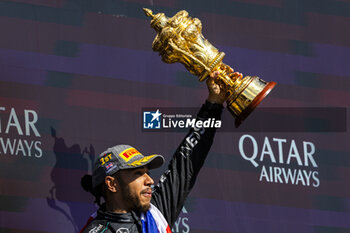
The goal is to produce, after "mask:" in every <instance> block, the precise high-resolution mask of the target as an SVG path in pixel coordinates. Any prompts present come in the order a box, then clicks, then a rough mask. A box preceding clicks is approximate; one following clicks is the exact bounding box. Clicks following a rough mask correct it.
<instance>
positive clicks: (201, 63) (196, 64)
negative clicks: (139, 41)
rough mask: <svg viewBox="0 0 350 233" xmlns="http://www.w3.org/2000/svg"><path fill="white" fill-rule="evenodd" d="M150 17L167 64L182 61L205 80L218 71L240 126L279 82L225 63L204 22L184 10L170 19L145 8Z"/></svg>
mask: <svg viewBox="0 0 350 233" xmlns="http://www.w3.org/2000/svg"><path fill="white" fill-rule="evenodd" d="M144 11H145V13H146V15H147V16H149V17H151V18H152V20H151V27H152V28H154V29H155V31H156V32H157V35H156V37H155V39H154V40H153V43H152V49H153V50H154V51H157V52H159V55H160V56H161V57H162V61H164V62H166V63H175V62H180V63H182V64H183V65H184V66H185V67H186V69H187V70H188V71H189V72H191V73H192V74H194V75H196V76H198V77H199V81H204V80H205V79H206V78H207V77H208V75H209V74H210V73H211V72H214V71H219V73H220V74H219V81H218V82H219V84H220V86H221V87H222V88H223V89H224V90H225V91H226V92H227V93H228V98H227V100H226V103H227V108H228V109H229V111H230V112H231V113H232V114H233V116H234V117H235V118H236V125H237V126H238V125H239V124H240V123H241V122H242V121H243V120H244V119H245V118H246V117H247V116H248V115H249V114H250V112H251V111H252V110H254V108H255V107H256V106H257V105H258V104H259V103H260V102H261V101H262V99H263V98H265V96H266V95H267V94H268V93H269V92H270V91H271V89H272V88H273V87H274V86H275V85H276V83H275V82H265V81H264V80H262V79H260V78H258V77H256V76H253V77H251V76H246V77H244V78H243V76H242V74H239V73H237V72H235V73H233V72H232V71H233V69H232V68H231V67H230V66H228V65H226V64H224V63H223V62H222V60H223V58H224V56H225V53H223V52H219V51H218V49H216V48H215V47H214V46H213V45H212V44H211V43H210V42H209V41H208V40H206V39H205V38H204V37H203V35H202V23H201V21H200V20H199V19H197V18H191V17H190V16H189V15H188V12H187V11H185V10H182V11H179V12H177V13H176V14H175V15H174V16H173V17H171V18H168V17H166V16H165V15H164V13H158V14H155V15H154V14H153V12H152V11H151V10H150V9H146V8H144Z"/></svg>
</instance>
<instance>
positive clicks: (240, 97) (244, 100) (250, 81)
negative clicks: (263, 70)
mask: <svg viewBox="0 0 350 233" xmlns="http://www.w3.org/2000/svg"><path fill="white" fill-rule="evenodd" d="M275 85H276V83H275V82H265V81H264V80H262V79H260V78H259V77H256V76H254V77H250V76H247V77H245V78H244V80H243V83H242V85H241V87H242V89H243V90H241V91H239V92H238V93H237V94H235V95H232V96H230V97H229V98H228V100H227V108H228V110H229V112H230V113H231V114H232V115H233V116H234V117H235V126H236V127H238V126H239V125H240V124H241V123H242V122H243V121H244V120H245V119H246V118H247V117H248V115H249V114H250V113H251V112H252V111H253V110H254V109H255V108H256V107H257V106H258V105H259V104H260V102H261V101H262V100H263V99H264V98H265V97H266V96H267V95H268V94H269V93H270V91H271V90H272V89H273V88H274V86H275ZM239 89H241V88H239Z"/></svg>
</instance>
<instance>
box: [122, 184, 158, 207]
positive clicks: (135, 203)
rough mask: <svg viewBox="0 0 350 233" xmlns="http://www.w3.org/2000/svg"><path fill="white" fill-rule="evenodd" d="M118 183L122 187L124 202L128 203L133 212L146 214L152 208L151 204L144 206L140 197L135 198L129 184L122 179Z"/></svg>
mask: <svg viewBox="0 0 350 233" xmlns="http://www.w3.org/2000/svg"><path fill="white" fill-rule="evenodd" d="M118 182H119V185H120V186H121V194H122V197H123V200H124V201H125V202H126V203H127V205H128V206H129V208H130V209H131V210H133V211H136V212H139V213H145V212H147V211H148V210H149V208H150V207H151V205H150V203H148V204H145V205H142V204H141V201H140V199H139V197H138V196H135V194H134V195H133V194H132V193H131V192H130V188H129V186H128V185H127V184H125V183H124V182H123V181H122V180H121V179H120V180H118Z"/></svg>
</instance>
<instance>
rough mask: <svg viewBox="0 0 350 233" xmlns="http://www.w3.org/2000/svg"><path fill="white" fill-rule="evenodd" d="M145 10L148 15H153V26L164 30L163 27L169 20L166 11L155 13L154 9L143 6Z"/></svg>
mask: <svg viewBox="0 0 350 233" xmlns="http://www.w3.org/2000/svg"><path fill="white" fill-rule="evenodd" d="M143 11H144V12H145V14H146V15H147V16H148V17H151V18H152V20H151V27H152V28H154V29H155V30H156V31H157V32H160V31H162V29H163V27H164V26H165V25H166V24H167V22H168V17H166V16H165V14H164V13H158V14H156V15H154V14H153V12H152V10H150V9H148V8H143Z"/></svg>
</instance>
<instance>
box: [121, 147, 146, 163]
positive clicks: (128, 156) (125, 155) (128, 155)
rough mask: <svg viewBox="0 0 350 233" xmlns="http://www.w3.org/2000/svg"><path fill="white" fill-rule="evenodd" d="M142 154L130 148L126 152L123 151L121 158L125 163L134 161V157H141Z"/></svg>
mask: <svg viewBox="0 0 350 233" xmlns="http://www.w3.org/2000/svg"><path fill="white" fill-rule="evenodd" d="M140 154H141V153H140V152H139V151H138V150H136V149H135V148H128V149H126V150H124V151H122V152H121V153H120V154H119V156H120V157H122V158H123V159H124V160H125V162H128V161H129V160H130V159H132V158H133V157H135V156H136V155H140Z"/></svg>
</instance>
